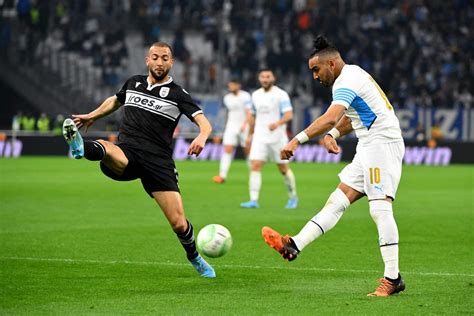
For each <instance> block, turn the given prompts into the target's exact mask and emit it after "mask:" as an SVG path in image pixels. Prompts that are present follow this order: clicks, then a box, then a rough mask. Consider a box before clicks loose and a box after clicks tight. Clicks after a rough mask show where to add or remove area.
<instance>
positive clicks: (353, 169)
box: [338, 152, 365, 194]
mask: <svg viewBox="0 0 474 316" xmlns="http://www.w3.org/2000/svg"><path fill="white" fill-rule="evenodd" d="M338 176H339V179H340V180H341V183H343V184H345V185H346V186H348V187H350V188H352V189H354V190H355V191H357V192H360V193H362V194H364V193H365V190H364V168H363V166H362V162H361V155H360V153H359V152H357V153H356V154H355V156H354V158H353V159H352V161H351V163H350V164H348V165H347V166H345V167H344V169H342V171H341V172H340V173H339V175H338Z"/></svg>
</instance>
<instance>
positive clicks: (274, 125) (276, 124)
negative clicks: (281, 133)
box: [268, 123, 280, 131]
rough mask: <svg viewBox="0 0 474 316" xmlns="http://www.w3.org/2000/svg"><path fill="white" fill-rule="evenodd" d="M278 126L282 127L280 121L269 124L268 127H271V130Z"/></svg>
mask: <svg viewBox="0 0 474 316" xmlns="http://www.w3.org/2000/svg"><path fill="white" fill-rule="evenodd" d="M278 127H280V124H278V123H272V124H270V125H268V128H269V129H270V130H271V131H274V130H276V129H277V128H278Z"/></svg>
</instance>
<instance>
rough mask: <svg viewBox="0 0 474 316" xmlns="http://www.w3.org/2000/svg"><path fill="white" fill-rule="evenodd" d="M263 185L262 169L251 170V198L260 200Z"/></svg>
mask: <svg viewBox="0 0 474 316" xmlns="http://www.w3.org/2000/svg"><path fill="white" fill-rule="evenodd" d="M261 186H262V173H261V172H260V171H250V179H249V188H250V200H252V201H258V196H259V194H260V187H261Z"/></svg>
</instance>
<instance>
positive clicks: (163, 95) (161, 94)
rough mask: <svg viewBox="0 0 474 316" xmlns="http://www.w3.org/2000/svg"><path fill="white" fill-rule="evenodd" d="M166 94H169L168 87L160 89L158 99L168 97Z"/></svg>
mask: <svg viewBox="0 0 474 316" xmlns="http://www.w3.org/2000/svg"><path fill="white" fill-rule="evenodd" d="M168 93H170V88H168V87H162V88H161V89H160V97H162V98H165V97H167V96H168Z"/></svg>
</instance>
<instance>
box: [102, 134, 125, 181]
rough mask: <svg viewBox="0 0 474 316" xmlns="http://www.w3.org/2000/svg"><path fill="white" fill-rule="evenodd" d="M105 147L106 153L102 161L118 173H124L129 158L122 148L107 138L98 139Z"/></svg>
mask: <svg viewBox="0 0 474 316" xmlns="http://www.w3.org/2000/svg"><path fill="white" fill-rule="evenodd" d="M98 142H100V143H101V144H102V145H103V146H104V147H105V152H106V155H105V157H104V159H102V163H103V164H104V165H105V166H106V167H107V168H109V169H110V170H112V172H114V173H115V174H117V175H122V174H123V172H124V171H125V168H126V167H127V165H128V158H127V156H126V155H125V153H124V151H123V150H122V148H120V147H119V146H117V145H115V144H114V143H111V142H109V141H105V140H102V139H100V140H98Z"/></svg>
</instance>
